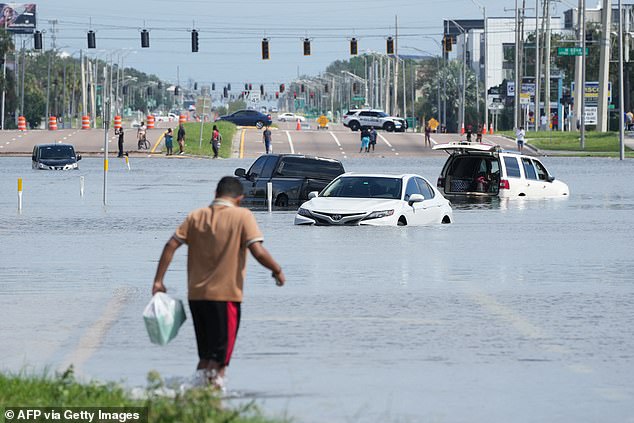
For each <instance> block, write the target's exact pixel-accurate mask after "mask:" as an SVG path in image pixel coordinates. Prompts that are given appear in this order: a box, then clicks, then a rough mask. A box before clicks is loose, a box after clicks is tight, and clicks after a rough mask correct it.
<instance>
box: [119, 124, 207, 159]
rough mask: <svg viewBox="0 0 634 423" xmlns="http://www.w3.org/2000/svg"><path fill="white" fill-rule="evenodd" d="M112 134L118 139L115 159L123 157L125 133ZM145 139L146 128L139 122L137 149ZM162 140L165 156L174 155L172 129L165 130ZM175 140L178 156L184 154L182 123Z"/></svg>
mask: <svg viewBox="0 0 634 423" xmlns="http://www.w3.org/2000/svg"><path fill="white" fill-rule="evenodd" d="M215 128H216V127H215V125H214V129H215ZM114 134H115V135H116V136H117V137H118V139H117V141H118V142H117V144H118V145H117V146H118V148H119V153H118V154H117V157H124V156H125V154H124V153H123V143H124V137H125V132H124V130H123V127H119V128H115V129H114ZM146 137H147V126H145V122H141V124H140V125H139V127H138V128H137V131H136V138H137V142H138V148H139V149H141V143H142V142H145V141H146ZM163 139H164V140H165V149H166V150H167V155H168V156H171V155H172V154H174V153H173V148H174V146H173V139H174V133H173V131H172V128H167V131H166V132H165V134H163ZM176 140H177V142H178V148H179V153H178V154H185V127H184V126H183V124H182V123H181V124H180V125H179V127H178V133H177V137H176ZM216 156H217V154H216Z"/></svg>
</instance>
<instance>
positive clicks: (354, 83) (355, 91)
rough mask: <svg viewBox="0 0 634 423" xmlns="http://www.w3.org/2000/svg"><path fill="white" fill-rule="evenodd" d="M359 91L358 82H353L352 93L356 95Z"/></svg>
mask: <svg viewBox="0 0 634 423" xmlns="http://www.w3.org/2000/svg"><path fill="white" fill-rule="evenodd" d="M358 89H359V85H358V84H357V83H356V82H353V83H352V92H353V93H355V94H356V93H357V91H358Z"/></svg>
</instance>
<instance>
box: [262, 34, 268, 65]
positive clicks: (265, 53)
mask: <svg viewBox="0 0 634 423" xmlns="http://www.w3.org/2000/svg"><path fill="white" fill-rule="evenodd" d="M269 59H270V55H269V39H268V38H262V60H269Z"/></svg>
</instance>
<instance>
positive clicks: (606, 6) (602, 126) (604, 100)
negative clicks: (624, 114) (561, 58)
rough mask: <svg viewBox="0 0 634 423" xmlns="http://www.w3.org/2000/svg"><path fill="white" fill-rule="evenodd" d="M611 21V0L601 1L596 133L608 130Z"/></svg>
mask: <svg viewBox="0 0 634 423" xmlns="http://www.w3.org/2000/svg"><path fill="white" fill-rule="evenodd" d="M611 19H612V0H603V10H601V21H602V24H603V31H602V32H603V35H602V37H601V51H600V53H599V55H600V64H599V105H598V106H599V107H598V110H597V112H598V115H597V131H599V132H606V131H607V130H608V79H609V77H610V38H611V35H610V33H611V29H612V22H611ZM584 38H585V37H584Z"/></svg>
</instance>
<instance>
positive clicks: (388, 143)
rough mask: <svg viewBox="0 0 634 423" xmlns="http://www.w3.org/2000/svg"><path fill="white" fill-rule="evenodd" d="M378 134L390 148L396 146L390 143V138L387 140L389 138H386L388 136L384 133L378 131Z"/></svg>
mask: <svg viewBox="0 0 634 423" xmlns="http://www.w3.org/2000/svg"><path fill="white" fill-rule="evenodd" d="M377 133H378V132H377ZM378 135H379V138H381V139H382V140H383V142H384V143H386V144H387V146H388V147H390V148H394V147H393V146H392V144H390V142H389V141H388V140H387V139H386V138H385V137H384V136H383V135H382V134H380V133H378ZM392 151H394V150H392Z"/></svg>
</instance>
